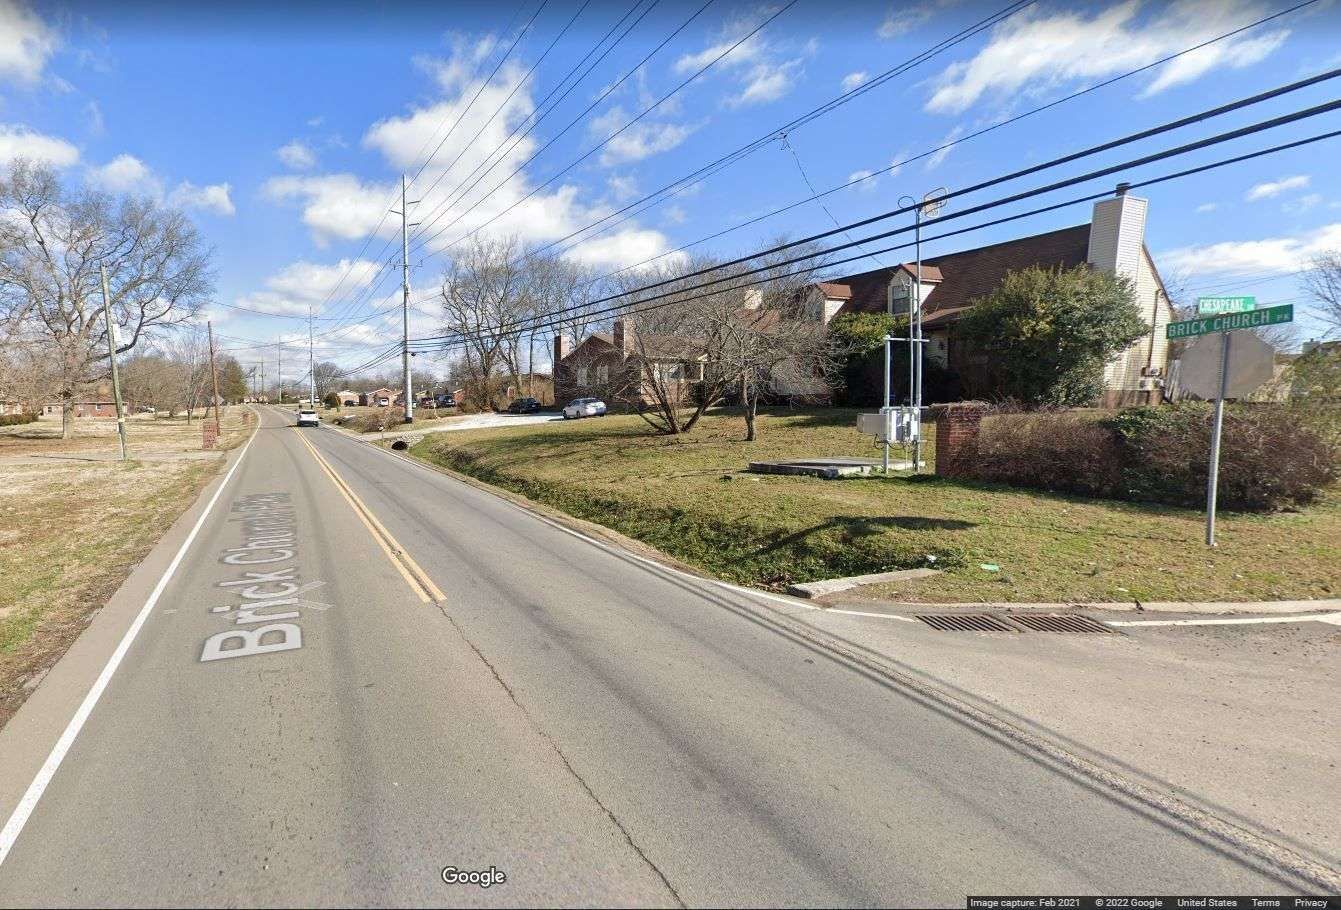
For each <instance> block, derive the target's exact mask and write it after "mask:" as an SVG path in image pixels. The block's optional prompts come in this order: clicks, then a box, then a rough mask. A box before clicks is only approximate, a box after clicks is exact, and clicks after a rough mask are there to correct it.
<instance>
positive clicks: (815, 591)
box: [787, 569, 941, 597]
mask: <svg viewBox="0 0 1341 910" xmlns="http://www.w3.org/2000/svg"><path fill="white" fill-rule="evenodd" d="M939 574H941V573H940V570H939V569H901V570H899V571H897V572H875V573H873V574H871V575H851V576H849V577H847V578H828V579H825V580H823V581H807V582H804V583H802V584H796V585H788V586H787V593H788V594H795V595H796V596H797V597H823V596H824V595H825V594H837V593H838V592H839V591H846V590H848V589H850V588H856V587H860V586H861V585H877V584H881V583H883V582H888V581H912V580H913V579H915V578H930V577H931V576H932V575H939Z"/></svg>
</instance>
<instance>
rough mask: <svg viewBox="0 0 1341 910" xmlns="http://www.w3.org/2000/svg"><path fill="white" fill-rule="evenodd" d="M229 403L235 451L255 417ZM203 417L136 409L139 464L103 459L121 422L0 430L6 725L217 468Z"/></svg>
mask: <svg viewBox="0 0 1341 910" xmlns="http://www.w3.org/2000/svg"><path fill="white" fill-rule="evenodd" d="M225 410H226V414H225V417H224V421H223V430H224V434H223V437H222V439H221V440H220V442H221V448H231V447H233V446H236V445H238V444H240V443H241V442H242V441H243V440H244V439H245V438H246V436H247V431H248V427H249V425H248V424H247V423H245V422H244V415H245V414H246V412H245V411H244V410H243V409H242V408H232V409H225ZM200 424H201V421H199V420H195V421H193V422H192V423H191V424H190V425H189V426H188V425H187V424H186V422H185V420H184V419H182V418H175V419H169V418H166V417H159V418H153V417H148V416H137V417H135V418H133V419H132V420H130V421H129V422H128V425H127V426H128V431H127V435H128V437H129V446H130V452H131V457H132V460H130V461H127V462H122V461H119V460H103V459H107V458H109V457H111V456H113V455H114V454H115V453H117V452H118V444H117V442H116V423H115V421H111V420H81V421H78V422H77V423H76V427H75V430H76V435H75V437H74V438H73V439H70V440H62V439H60V421H59V419H58V418H57V419H51V418H44V419H42V420H41V421H39V422H38V423H35V424H26V425H22V426H14V427H0V725H3V723H4V722H5V721H6V720H8V719H9V717H10V716H12V715H13V713H14V712H15V711H17V710H18V707H19V705H20V704H21V703H22V701H23V699H24V698H25V697H26V696H27V694H28V692H29V691H31V689H32V688H33V687H34V686H35V685H36V684H37V682H38V681H39V680H40V679H41V677H42V675H43V674H44V673H45V672H46V670H47V669H48V668H49V667H50V666H51V665H52V664H54V663H55V662H56V661H57V660H58V659H59V658H60V656H61V655H62V654H64V653H65V650H66V648H68V647H69V645H70V643H71V642H73V641H74V639H75V638H76V637H77V636H78V635H79V633H80V631H82V630H83V628H84V627H85V626H86V625H88V622H89V621H90V620H91V619H92V617H93V615H94V613H96V612H97V610H98V609H99V608H100V607H101V606H102V605H103V604H104V603H105V602H106V601H107V599H108V598H109V597H110V596H111V595H112V593H113V592H114V591H115V590H116V589H117V587H119V586H120V584H121V582H122V581H124V580H125V578H126V576H127V575H128V574H129V573H130V570H131V568H132V567H134V566H135V564H136V563H138V562H140V561H141V560H142V559H144V557H145V555H146V554H147V553H148V552H149V550H150V549H152V548H153V546H154V544H155V543H157V541H158V539H159V538H160V537H161V536H162V534H163V532H164V530H165V529H166V528H167V527H168V526H169V525H171V524H172V522H173V521H175V520H176V519H177V517H178V516H179V515H181V513H182V512H183V511H184V510H185V509H186V508H187V506H188V505H190V503H191V502H193V501H194V500H195V497H196V496H197V494H198V493H199V492H200V490H201V488H202V487H204V486H205V484H207V483H208V482H209V480H210V479H211V478H212V477H214V476H215V474H217V472H218V470H219V467H220V465H221V464H222V463H223V457H222V456H221V455H217V454H209V455H206V454H205V453H202V452H201V431H200Z"/></svg>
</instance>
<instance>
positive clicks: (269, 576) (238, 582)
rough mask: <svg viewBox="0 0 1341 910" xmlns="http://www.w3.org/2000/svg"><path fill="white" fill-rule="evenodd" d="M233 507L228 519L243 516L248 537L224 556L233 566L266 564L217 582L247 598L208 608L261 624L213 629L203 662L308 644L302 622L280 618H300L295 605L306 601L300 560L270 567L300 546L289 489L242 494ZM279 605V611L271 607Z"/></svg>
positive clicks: (238, 620)
mask: <svg viewBox="0 0 1341 910" xmlns="http://www.w3.org/2000/svg"><path fill="white" fill-rule="evenodd" d="M232 511H233V513H234V514H233V517H232V518H230V519H229V520H230V521H238V522H241V524H242V535H243V543H242V545H241V546H237V547H229V548H227V549H226V550H224V555H223V557H222V558H221V560H220V561H221V562H223V563H225V564H226V565H230V566H253V565H255V566H262V567H266V568H262V569H260V570H259V571H258V570H256V569H244V570H243V571H242V574H241V575H239V576H237V577H234V578H229V579H226V580H225V581H221V582H218V584H217V587H220V588H225V589H231V590H229V591H228V595H229V596H230V597H235V598H238V599H240V600H242V601H243V602H242V603H240V604H236V605H233V604H228V605H225V606H222V607H211V608H210V610H209V612H210V613H211V614H213V615H215V616H220V618H223V616H227V617H231V618H232V620H233V624H234V625H235V626H256V628H241V629H227V630H225V631H223V632H217V633H215V634H214V635H211V636H210V637H209V638H207V639H205V644H204V646H203V647H202V648H201V650H200V661H201V663H206V662H209V661H213V660H228V659H230V658H234V657H253V656H255V655H257V654H271V653H274V652H276V651H292V650H294V649H295V648H301V647H302V646H303V630H302V627H301V626H299V625H298V624H297V623H296V622H283V621H281V620H293V619H299V618H301V616H302V613H301V611H299V610H297V609H293V608H294V607H297V606H299V604H300V603H301V601H300V600H299V598H297V597H294V596H292V595H294V594H297V593H298V592H299V591H301V590H303V589H304V588H306V587H307V586H306V585H303V584H301V583H299V581H298V574H297V573H298V569H297V567H296V566H292V565H290V566H285V567H284V568H279V569H271V568H268V566H269V564H271V563H276V562H288V561H289V560H291V559H293V557H294V556H295V555H296V554H297V552H298V543H297V533H296V530H295V522H294V517H293V505H292V502H291V500H290V498H289V494H288V493H254V494H252V495H250V496H243V497H241V498H240V499H237V500H235V501H234V502H233V507H232ZM275 610H278V611H279V612H268V611H275ZM263 611H267V612H263ZM221 614H222V616H221ZM258 623H264V624H265V625H257V624H258Z"/></svg>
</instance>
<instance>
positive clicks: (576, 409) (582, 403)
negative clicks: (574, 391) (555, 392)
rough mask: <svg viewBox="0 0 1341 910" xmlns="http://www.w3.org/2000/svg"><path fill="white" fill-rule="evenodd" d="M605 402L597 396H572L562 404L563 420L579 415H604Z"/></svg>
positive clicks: (573, 418) (575, 418) (574, 418)
mask: <svg viewBox="0 0 1341 910" xmlns="http://www.w3.org/2000/svg"><path fill="white" fill-rule="evenodd" d="M604 416H605V402H604V401H601V400H600V399H599V398H574V399H573V400H572V401H570V402H568V404H566V405H564V406H563V419H564V420H577V419H578V418H579V417H604Z"/></svg>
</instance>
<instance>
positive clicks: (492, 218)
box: [264, 40, 683, 266]
mask: <svg viewBox="0 0 1341 910" xmlns="http://www.w3.org/2000/svg"><path fill="white" fill-rule="evenodd" d="M488 43H489V42H488V41H485V42H466V41H464V40H456V41H455V42H454V47H455V48H456V51H455V53H454V55H453V56H452V57H451V58H450V59H447V60H437V59H426V58H421V59H418V60H416V64H417V65H418V66H419V67H420V68H421V69H422V70H424V71H425V72H426V73H429V74H430V75H431V76H432V77H433V78H434V80H435V81H436V83H437V85H438V87H439V89H440V91H441V94H440V95H439V96H438V97H437V98H435V99H433V100H431V101H428V102H425V103H422V104H419V105H416V106H414V107H412V108H411V109H410V110H409V111H408V112H406V113H404V114H399V115H396V116H390V117H386V118H384V119H382V120H379V121H377V122H376V123H373V124H372V125H371V126H370V127H369V128H368V129H367V131H366V132H365V134H364V136H363V139H362V143H363V146H364V147H365V148H367V149H370V150H372V151H375V152H377V153H379V154H380V155H381V157H382V159H383V161H384V162H385V165H386V167H387V170H389V171H391V173H393V174H396V175H397V177H396V179H395V180H394V182H393V181H391V180H388V181H386V182H385V183H383V182H380V181H378V180H374V179H366V178H363V177H359V176H356V175H353V174H348V173H331V174H309V175H298V174H290V175H284V176H277V177H274V178H272V179H271V180H269V181H268V182H267V183H266V184H265V187H264V193H265V194H266V196H267V197H268V198H270V199H272V200H276V201H281V202H288V203H291V204H295V205H297V206H299V207H300V209H301V213H302V214H301V217H302V220H303V222H304V223H305V224H306V225H307V226H308V227H309V228H310V229H311V231H312V234H313V237H314V239H315V240H316V241H317V242H318V243H319V244H324V243H326V242H328V241H329V240H331V239H333V238H339V239H358V238H362V237H365V236H367V235H368V234H369V233H371V232H373V231H374V230H376V231H377V232H378V236H381V237H385V238H387V239H391V238H393V237H398V236H399V233H400V223H399V218H398V217H396V216H395V215H386V211H387V209H388V208H390V207H393V205H392V203H393V199H398V197H399V190H400V181H399V176H398V175H399V174H400V173H401V172H403V171H407V170H408V171H414V170H415V169H417V168H418V167H419V165H420V164H421V163H422V161H423V154H424V151H423V150H424V149H425V148H428V149H432V148H434V147H436V146H437V145H438V143H439V142H441V141H442V140H443V136H444V128H443V124H451V123H456V122H457V121H458V120H459V126H457V127H456V128H455V130H454V131H453V132H452V134H451V135H450V137H448V138H447V139H446V141H445V142H444V143H443V145H442V147H441V149H439V150H438V152H437V154H436V155H435V156H434V158H433V160H432V161H431V162H430V163H429V164H428V165H427V166H426V167H425V168H424V171H423V173H422V174H421V175H420V177H419V178H418V179H417V180H416V181H415V183H414V184H413V185H412V186H411V187H410V190H411V194H412V198H416V199H419V200H420V201H419V203H418V205H416V206H415V207H414V208H413V210H412V212H411V214H412V216H413V218H414V220H416V221H422V222H424V226H423V229H422V231H421V233H422V234H423V235H424V240H423V241H422V242H426V243H427V245H428V248H429V251H430V252H431V253H435V254H437V253H444V252H446V251H447V250H448V249H450V247H451V244H452V243H453V242H455V241H457V240H459V239H461V238H463V237H465V236H466V235H468V234H470V233H471V232H474V231H479V232H480V233H481V234H482V235H483V236H494V237H506V236H516V237H517V238H518V239H520V240H521V241H522V242H524V243H527V244H540V243H546V242H549V241H554V240H558V239H559V238H561V237H564V236H566V235H568V234H570V233H572V232H574V231H576V230H578V229H580V228H582V227H584V226H585V225H587V224H588V223H590V222H591V221H593V220H595V219H596V218H599V217H601V216H603V215H605V214H608V212H609V209H608V208H603V207H602V205H601V200H600V199H590V198H588V199H584V196H586V195H587V191H586V190H581V189H579V187H578V186H575V185H573V184H566V183H558V182H556V183H555V184H553V185H551V186H549V187H546V188H545V189H544V190H543V191H540V192H536V193H534V194H532V195H530V196H529V198H524V197H527V195H528V193H530V192H531V190H532V188H533V186H534V184H533V182H532V180H531V178H530V175H529V174H528V172H527V171H525V170H523V171H521V172H520V173H518V174H517V176H516V177H511V178H509V175H510V174H512V172H513V171H514V170H516V169H517V168H519V167H520V166H521V164H522V162H524V161H525V160H526V159H527V158H529V157H530V156H531V155H532V154H533V153H534V151H535V149H536V140H535V138H534V137H531V136H527V137H525V138H523V139H521V140H520V141H519V142H517V143H516V144H515V145H513V143H512V140H509V141H508V142H507V144H506V146H504V147H505V148H507V149H508V151H506V153H504V154H503V155H502V160H501V161H500V162H499V163H498V164H497V166H495V167H493V168H492V170H490V171H489V174H488V176H487V177H485V178H484V179H483V180H482V181H481V182H480V183H479V184H478V185H477V186H475V187H474V188H471V189H466V190H465V191H464V193H458V190H457V188H458V186H460V185H461V184H462V181H463V180H464V179H465V178H466V176H467V175H470V174H472V173H474V172H476V169H477V168H478V170H479V172H483V171H484V170H486V169H487V168H488V167H489V165H490V164H491V163H492V162H493V161H494V160H495V159H497V158H498V157H499V155H498V154H496V153H495V150H496V149H498V148H499V146H500V145H503V143H504V140H505V139H508V136H509V134H510V133H511V132H512V131H513V129H514V128H515V127H517V126H518V125H519V124H521V123H522V122H524V121H525V119H526V118H527V117H528V116H529V115H530V113H531V112H532V111H533V110H534V100H533V98H532V96H531V93H530V90H529V86H527V85H522V86H521V87H519V88H517V91H516V92H515V94H513V93H512V92H513V89H514V88H515V87H517V85H518V82H519V81H520V80H521V79H522V78H523V77H524V76H525V68H524V67H523V66H521V65H519V64H514V63H507V64H504V66H503V67H502V68H501V69H500V70H499V71H498V74H497V75H496V76H495V77H494V79H493V81H491V82H489V83H488V84H487V85H484V86H483V87H481V85H480V83H479V82H478V81H475V80H474V79H473V77H472V73H473V72H474V71H475V69H476V68H475V66H474V65H473V64H474V62H475V61H476V60H477V58H478V57H479V55H480V53H481V52H482V51H481V49H482V47H483V46H484V45H485V44H488ZM486 56H487V54H486ZM477 90H478V91H479V97H478V99H477V100H476V101H475V103H474V105H473V106H471V107H470V109H469V110H468V111H467V110H466V107H467V105H468V104H469V102H470V99H471V98H472V97H473V96H474V95H475V93H476V91H477ZM510 94H511V98H509V95H510ZM495 112H497V113H496V115H495ZM491 117H492V120H491V119H490V118H491ZM640 125H641V124H640ZM666 128H667V127H666V125H665V124H661V125H660V126H659V127H658V129H662V130H664V129H666ZM630 134H632V135H630ZM607 135H608V133H607ZM625 136H629V137H630V141H629V142H628V143H626V144H623V145H615V143H612V146H614V148H613V149H612V151H611V154H612V155H617V156H622V160H634V159H636V158H637V157H639V156H640V155H642V154H643V153H644V152H647V153H651V150H654V149H656V148H657V147H658V146H659V145H660V146H667V145H669V141H668V140H667V139H666V138H664V137H655V136H653V137H639V136H638V134H637V132H636V128H635V129H631V130H629V131H628V132H627V133H626V134H624V136H621V137H619V138H620V139H623V138H625ZM639 138H641V139H642V140H644V141H643V142H642V143H641V144H639V143H637V142H634V141H633V140H635V139H639ZM674 138H676V141H679V139H681V138H683V137H674ZM616 142H618V140H616ZM458 156H459V160H456V159H457V158H458ZM489 156H492V157H489ZM454 160H455V161H456V164H455V165H453V166H452V167H451V169H450V173H447V172H445V170H444V169H445V168H447V166H448V165H449V164H451V163H452V162H453V161H454ZM486 162H488V163H486ZM440 178H441V179H440ZM467 186H468V185H467ZM491 191H492V192H491ZM596 191H597V192H598V193H600V194H601V196H602V197H604V196H605V193H604V187H598V188H597V190H596ZM458 197H460V198H458ZM486 197H487V198H486ZM384 215H385V216H386V217H385V219H384V218H383V216H384ZM379 223H380V227H378V225H379ZM430 235H437V236H435V237H432V238H431V239H429V237H430ZM411 243H412V245H414V244H415V241H414V240H412V241H411ZM668 246H669V244H668V243H667V242H666V239H665V237H664V236H663V235H662V234H660V233H658V232H656V231H652V230H648V229H644V228H640V227H639V226H638V225H637V224H636V222H634V221H629V222H625V223H624V224H623V225H621V226H620V227H619V228H615V229H614V230H612V232H611V233H610V234H604V235H600V238H599V239H598V240H592V241H591V242H588V243H584V244H582V245H581V246H579V247H577V248H576V249H575V250H574V251H573V252H572V253H571V254H569V255H570V256H571V257H572V258H575V259H577V258H581V259H583V260H585V261H598V260H600V264H601V265H615V266H622V265H627V264H629V263H630V262H633V261H637V260H640V259H646V258H648V256H651V255H655V254H656V253H660V252H662V251H664V250H665V249H667V248H668ZM649 249H650V250H652V252H650V253H647V252H645V250H649ZM416 255H420V256H422V255H423V254H422V253H416ZM625 255H633V256H636V259H619V258H613V259H602V257H621V256H625Z"/></svg>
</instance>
